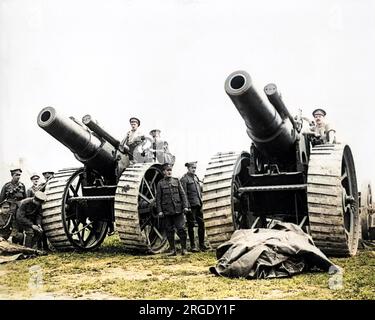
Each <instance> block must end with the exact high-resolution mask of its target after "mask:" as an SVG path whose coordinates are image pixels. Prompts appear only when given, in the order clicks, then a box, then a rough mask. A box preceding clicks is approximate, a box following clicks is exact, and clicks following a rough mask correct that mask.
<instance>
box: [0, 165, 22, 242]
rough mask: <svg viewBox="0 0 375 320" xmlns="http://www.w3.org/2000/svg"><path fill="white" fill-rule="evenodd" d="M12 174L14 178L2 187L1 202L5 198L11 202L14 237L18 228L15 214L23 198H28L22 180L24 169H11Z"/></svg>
mask: <svg viewBox="0 0 375 320" xmlns="http://www.w3.org/2000/svg"><path fill="white" fill-rule="evenodd" d="M10 174H11V176H12V180H11V181H10V182H7V183H6V184H5V185H4V186H3V188H2V189H1V193H0V202H3V201H4V200H7V201H9V202H10V211H9V213H10V214H11V215H12V216H13V222H12V223H13V226H12V228H13V231H12V237H13V235H14V232H15V231H16V230H17V225H16V224H17V223H16V222H15V219H14V217H15V215H16V211H17V208H18V206H19V203H20V201H21V200H22V199H25V198H26V187H25V185H24V184H23V183H22V182H20V178H21V174H22V170H21V169H19V168H16V169H12V170H10Z"/></svg>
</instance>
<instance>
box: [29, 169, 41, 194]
mask: <svg viewBox="0 0 375 320" xmlns="http://www.w3.org/2000/svg"><path fill="white" fill-rule="evenodd" d="M39 179H40V176H39V175H37V174H36V173H33V174H32V176H31V177H30V180H31V182H32V184H33V185H32V186H31V187H30V188H29V189H27V191H26V196H27V198H30V197H33V196H34V195H35V192H37V191H38V190H39V186H38V184H39Z"/></svg>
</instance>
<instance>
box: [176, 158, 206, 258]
mask: <svg viewBox="0 0 375 320" xmlns="http://www.w3.org/2000/svg"><path fill="white" fill-rule="evenodd" d="M185 167H187V173H185V174H184V175H183V177H182V178H181V179H180V182H181V185H182V187H183V189H184V191H185V193H186V196H187V199H188V206H189V209H190V210H189V211H188V212H187V213H186V221H187V229H188V235H189V240H190V249H191V251H192V252H199V250H198V249H197V247H196V245H195V234H194V227H195V224H197V225H198V240H199V249H200V251H207V250H208V247H206V245H205V243H204V234H205V229H204V220H203V212H202V190H201V186H200V180H199V178H198V176H197V175H196V174H195V171H196V169H197V162H187V163H185Z"/></svg>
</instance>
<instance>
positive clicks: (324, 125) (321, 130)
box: [311, 108, 336, 145]
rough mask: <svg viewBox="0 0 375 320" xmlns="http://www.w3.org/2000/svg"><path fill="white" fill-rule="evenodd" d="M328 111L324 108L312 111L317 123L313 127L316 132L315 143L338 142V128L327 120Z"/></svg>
mask: <svg viewBox="0 0 375 320" xmlns="http://www.w3.org/2000/svg"><path fill="white" fill-rule="evenodd" d="M326 114H327V113H326V112H325V111H324V110H323V109H320V108H318V109H315V110H314V111H313V113H312V115H313V117H314V122H315V125H314V126H313V127H311V130H312V132H313V133H314V134H315V137H316V139H315V141H313V144H315V145H316V144H326V143H329V144H333V143H336V130H335V129H333V128H332V127H331V125H330V124H329V123H328V122H327V121H326V119H325V116H326Z"/></svg>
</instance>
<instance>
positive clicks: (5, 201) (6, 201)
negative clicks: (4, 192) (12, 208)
mask: <svg viewBox="0 0 375 320" xmlns="http://www.w3.org/2000/svg"><path fill="white" fill-rule="evenodd" d="M6 203H7V204H9V205H11V204H12V203H11V202H10V201H9V200H7V199H5V200H4V201H2V202H0V206H2V205H4V204H6Z"/></svg>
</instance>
